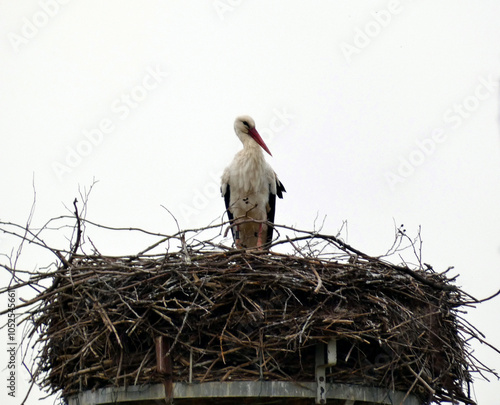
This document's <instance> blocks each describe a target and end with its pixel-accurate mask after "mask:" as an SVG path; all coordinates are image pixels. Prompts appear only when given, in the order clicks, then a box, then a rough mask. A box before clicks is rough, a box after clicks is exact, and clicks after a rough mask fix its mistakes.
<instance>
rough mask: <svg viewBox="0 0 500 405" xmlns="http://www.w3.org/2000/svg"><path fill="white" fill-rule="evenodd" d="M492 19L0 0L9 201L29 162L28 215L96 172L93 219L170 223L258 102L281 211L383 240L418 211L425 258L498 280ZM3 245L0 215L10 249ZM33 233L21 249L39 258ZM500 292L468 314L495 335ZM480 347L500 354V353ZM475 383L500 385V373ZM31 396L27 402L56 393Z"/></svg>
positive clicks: (110, 247)
mask: <svg viewBox="0 0 500 405" xmlns="http://www.w3.org/2000/svg"><path fill="white" fill-rule="evenodd" d="M224 5H225V8H223V6H224ZM217 6H218V7H217ZM499 21H500V2H498V1H497V0H489V1H488V0H485V1H482V2H477V1H465V0H461V1H458V0H441V1H439V2H436V1H429V0H420V1H410V0H400V1H397V0H392V1H375V0H372V1H364V0H363V1H361V0H358V1H355V2H354V1H351V0H349V1H347V0H345V1H335V2H334V1H325V0H317V1H315V2H304V1H297V0H279V1H270V0H252V1H239V0H221V1H203V2H202V1H192V0H191V1H189V0H184V1H173V0H165V1H152V0H148V1H140V2H139V1H131V0H120V1H118V0H107V1H105V2H104V1H97V0H86V1H78V0H72V1H68V0H65V1H63V0H57V1H56V0H40V1H31V0H24V1H22V2H20V1H17V0H2V1H0V58H1V59H0V60H1V61H2V63H1V64H0V111H1V114H0V134H1V137H2V138H1V139H2V143H1V149H0V172H1V173H2V175H1V177H0V190H2V193H3V198H2V199H1V200H0V220H2V221H11V222H17V223H24V222H25V221H26V218H27V216H28V213H29V210H30V207H31V203H32V199H33V195H32V180H33V176H34V178H35V187H36V192H37V204H36V214H35V219H34V225H41V224H43V223H44V222H45V221H46V220H48V219H49V218H51V217H55V216H59V215H63V214H67V211H66V209H65V208H64V206H63V204H65V205H66V206H71V203H72V201H73V199H74V198H75V197H76V196H77V195H78V187H79V186H80V187H82V188H83V187H89V186H90V184H91V183H92V179H93V178H95V179H96V180H98V181H99V182H98V183H97V185H96V186H95V188H94V190H93V192H92V195H91V198H90V205H89V210H88V215H87V217H88V219H91V220H94V221H96V222H100V223H104V224H107V225H114V226H126V227H128V226H139V227H142V228H145V229H149V230H151V231H158V232H162V233H173V232H175V231H176V227H175V223H174V222H173V221H172V219H171V217H170V216H169V215H168V213H167V212H166V211H165V210H164V209H163V208H162V207H161V205H164V206H166V207H167V208H168V209H169V210H170V211H171V212H172V213H173V214H174V215H175V216H176V217H177V219H178V220H179V222H180V225H181V227H182V228H192V227H198V226H204V225H207V224H208V223H209V222H211V221H212V220H214V219H216V218H218V217H220V215H221V214H222V213H223V210H224V204H223V201H222V199H221V198H220V197H219V195H218V191H217V188H218V177H219V173H220V172H221V171H222V169H223V168H224V167H225V165H226V164H228V163H229V162H230V160H231V159H232V156H233V155H234V153H235V152H236V151H237V150H238V149H239V148H240V144H239V141H238V140H237V138H236V136H235V135H234V132H233V129H232V125H233V121H234V118H235V116H236V115H238V114H249V115H251V116H252V117H253V118H254V119H255V121H256V123H257V129H258V130H260V132H261V134H262V135H263V137H264V139H265V140H266V141H267V144H268V146H269V148H270V149H271V151H272V153H273V155H274V158H270V159H269V161H270V162H271V164H272V165H273V167H274V169H275V170H276V172H277V173H278V174H279V176H280V178H281V180H282V181H283V183H284V184H285V187H286V189H287V194H286V195H285V199H284V200H282V201H281V200H280V201H278V204H279V205H278V207H277V216H276V222H277V223H281V224H286V225H293V226H297V227H299V228H302V229H312V228H313V226H314V225H313V224H314V220H315V218H316V217H317V216H318V218H319V220H321V219H322V218H323V217H325V216H326V221H325V225H324V228H323V231H324V232H325V233H336V232H337V230H338V229H339V228H340V227H341V224H342V221H344V220H347V222H348V242H349V243H350V244H352V245H354V246H356V247H357V248H359V249H360V250H363V251H366V252H367V253H369V254H373V255H378V254H382V253H384V252H385V251H386V250H387V248H388V247H389V246H390V245H391V242H392V239H393V235H394V222H396V223H397V224H405V227H406V229H407V232H408V234H409V235H413V236H415V235H416V233H417V231H418V227H419V225H421V226H422V239H423V242H424V245H423V256H424V261H425V262H426V263H431V264H432V265H433V266H434V268H435V269H437V270H440V271H441V270H444V269H446V268H447V267H448V266H455V270H454V272H455V273H454V274H457V273H458V274H460V277H459V279H458V284H459V285H461V286H462V287H463V288H464V289H465V290H466V291H467V292H469V293H470V294H472V295H473V296H476V297H486V296H489V295H491V294H492V293H494V292H496V291H497V290H498V289H499V288H500V272H499V262H500V239H499V236H498V230H499V228H500V214H499V209H498V207H499V206H500V192H499V185H500V170H499V169H500V159H499V157H500V131H499V117H500V113H499V111H500V109H499V100H500V97H499V85H498V83H499V72H500V69H499V68H500V41H499V39H500V23H499ZM127 100H128V101H127ZM99 127H101V129H102V130H103V131H105V132H106V133H104V134H102V136H101V135H99V133H97V132H96V131H95V130H96V129H98V128H99ZM92 131H94V132H92ZM88 132H92V134H93V141H94V144H91V143H89V141H88V138H87V137H86V136H85V133H88ZM422 150H426V152H423V151H422ZM91 236H92V235H91ZM95 243H96V245H97V246H98V247H99V249H100V250H101V252H103V253H122V254H130V253H135V252H137V251H138V250H140V249H142V248H143V247H144V243H141V241H140V240H139V241H138V240H126V241H120V242H119V243H118V242H117V241H116V240H115V241H114V240H110V238H109V237H105V236H100V234H99V233H96V235H95ZM10 246H11V240H10V239H9V238H7V237H5V236H2V235H0V251H1V252H7V251H9V249H10ZM30 252H31V251H30V250H29V248H28V249H27V250H26V251H25V253H26V255H27V256H25V257H24V261H23V265H24V266H26V268H34V267H35V266H36V265H39V266H43V265H45V264H47V262H46V261H45V260H46V258H45V256H44V255H43V254H41V253H40V252H38V251H36V250H34V251H33V253H30ZM37 252H38V253H37ZM7 281H8V278H7V277H6V276H5V275H2V283H5V282H7ZM499 304H500V301H499V299H496V300H492V301H490V302H487V303H485V304H483V305H481V306H480V308H478V309H475V310H470V311H469V314H468V315H467V319H468V320H469V321H470V322H472V323H473V324H474V325H475V326H476V327H478V328H479V329H480V330H481V331H482V332H484V333H485V335H486V337H487V340H488V341H490V342H491V343H493V344H496V345H497V346H500V326H499V325H500V322H498V313H499V310H500V305H499ZM5 305H6V303H4V302H2V303H1V304H0V306H1V307H5ZM6 338H7V337H6V332H5V330H3V329H2V330H0V347H4V346H5V344H3V343H2V342H4V343H5V341H6ZM474 348H475V350H476V352H475V354H476V355H477V356H478V357H479V358H480V359H482V360H483V361H484V362H486V363H487V364H488V365H489V366H491V367H493V368H496V369H497V370H500V356H499V355H497V354H495V353H494V352H492V351H491V350H487V349H486V348H484V347H482V346H481V345H475V346H474ZM4 352H5V351H4V350H1V351H0V356H5V353H4ZM0 361H2V363H1V364H0V377H1V380H0V386H1V387H2V390H3V389H4V386H5V384H4V380H6V378H7V372H6V370H5V369H4V364H5V363H6V360H5V359H4V357H0ZM25 377H26V378H27V375H26V376H25ZM26 387H27V385H26V383H24V382H23V381H18V396H24V394H25V392H26V391H25V390H26ZM474 390H475V394H476V397H477V399H478V401H479V403H480V404H481V405H495V404H498V392H500V383H499V382H491V383H487V382H482V381H478V382H477V383H476V384H475V386H474ZM1 392H3V391H1ZM39 396H40V394H39V393H38V392H35V393H34V394H33V395H32V396H31V399H30V401H29V402H28V403H29V404H35V403H36V404H38V403H47V404H49V403H52V399H46V400H45V401H43V402H38V397H39ZM2 398H4V395H3V394H2ZM18 401H19V398H16V401H10V400H7V401H6V405H10V404H18Z"/></svg>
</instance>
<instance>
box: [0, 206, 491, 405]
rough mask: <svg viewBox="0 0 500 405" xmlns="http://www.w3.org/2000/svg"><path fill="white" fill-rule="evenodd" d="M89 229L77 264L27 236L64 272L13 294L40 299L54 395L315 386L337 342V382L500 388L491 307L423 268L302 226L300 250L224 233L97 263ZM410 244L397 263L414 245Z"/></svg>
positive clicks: (36, 321)
mask: <svg viewBox="0 0 500 405" xmlns="http://www.w3.org/2000/svg"><path fill="white" fill-rule="evenodd" d="M75 208H76V207H75ZM76 216H77V219H78V222H77V228H75V234H74V238H75V239H76V240H75V242H74V243H72V247H71V249H70V251H67V252H65V251H63V250H58V249H54V248H50V247H48V246H47V244H46V243H45V242H44V241H43V240H42V239H41V238H40V236H39V232H36V233H35V232H33V231H31V230H28V229H26V230H25V232H24V234H21V235H20V236H19V237H21V238H22V240H23V241H24V240H28V241H30V243H34V244H37V245H39V246H41V247H43V248H44V249H49V250H50V251H51V252H52V253H53V254H55V255H56V256H57V257H58V259H59V261H60V262H61V264H60V265H59V266H58V268H56V269H55V270H54V271H52V272H50V271H42V270H38V271H35V272H26V273H27V274H29V275H30V278H29V280H25V281H23V280H22V279H20V278H19V276H16V282H15V283H14V284H13V285H12V286H9V287H7V288H4V289H1V290H0V293H5V292H7V291H10V290H12V289H19V288H22V287H23V286H31V287H33V288H36V290H37V291H38V294H37V295H36V297H34V298H32V299H30V300H23V303H22V304H20V305H18V307H17V310H18V311H19V310H21V309H22V310H23V311H25V313H26V314H27V315H26V316H25V318H24V319H23V320H22V321H21V322H27V323H28V328H27V332H26V334H25V336H24V337H23V339H24V340H28V341H31V343H30V344H32V343H33V342H32V340H33V339H34V340H35V342H34V345H33V346H34V347H36V348H37V350H38V352H37V354H36V355H35V356H34V360H33V364H32V366H31V370H32V374H33V382H35V381H37V382H38V384H39V385H40V386H41V387H44V388H45V389H46V390H47V391H48V392H49V393H59V394H61V395H62V397H63V398H68V397H70V396H72V395H75V394H77V393H79V392H81V391H84V390H88V389H95V388H99V387H107V386H124V385H142V384H152V383H165V381H174V382H199V383H201V382H208V381H230V380H281V381H299V382H300V381H314V379H315V349H316V346H317V345H318V344H324V343H327V342H329V341H330V340H331V339H335V340H336V341H337V350H338V363H337V365H336V366H333V367H331V368H329V369H327V379H328V381H329V382H335V383H350V384H362V385H366V386H376V387H383V388H387V389H391V390H399V391H403V392H406V393H408V394H410V393H411V394H413V395H416V396H418V397H419V398H421V399H422V401H423V403H430V402H436V403H443V402H448V401H455V402H457V401H460V402H463V403H466V404H473V403H474V402H473V401H472V400H471V399H470V389H469V384H470V382H471V381H472V379H471V373H479V374H481V375H484V374H483V373H491V374H493V375H495V376H497V374H496V373H495V372H494V371H493V370H491V369H489V368H488V367H487V366H485V365H484V364H483V363H481V362H480V361H479V360H477V359H476V358H475V357H474V356H473V354H472V351H471V349H470V346H469V344H468V341H469V340H471V339H476V340H479V341H480V342H482V343H485V344H488V343H487V342H486V341H485V340H484V339H483V337H482V335H481V334H480V332H478V331H477V330H476V329H475V328H474V327H473V326H472V325H470V324H468V323H467V321H466V320H465V319H464V318H462V317H461V313H463V312H465V311H464V310H463V309H464V307H467V306H471V304H475V303H479V302H480V301H478V300H475V299H473V298H472V297H471V296H469V295H468V294H466V293H465V292H463V291H462V290H461V289H459V288H458V287H457V286H455V285H454V283H453V282H454V279H455V278H448V277H447V275H446V274H447V271H448V270H447V271H444V272H442V273H437V272H435V271H434V270H433V269H432V267H430V266H429V265H425V267H427V268H426V269H424V265H423V264H422V262H421V260H420V258H419V257H417V259H418V262H419V264H418V265H415V266H410V265H406V264H402V265H395V264H392V263H390V262H389V261H387V260H384V259H380V258H374V257H371V256H369V255H366V254H364V253H363V252H361V251H359V250H357V249H355V248H353V247H351V246H349V245H347V244H345V243H344V242H342V241H341V240H340V239H339V238H337V237H335V236H328V235H322V234H319V233H318V232H308V231H299V230H297V229H293V228H288V227H280V229H281V230H283V229H285V230H291V231H293V237H292V239H290V238H289V237H286V239H284V238H282V239H279V240H278V241H275V242H274V243H273V245H272V246H271V249H272V251H243V250H234V249H231V248H229V247H227V246H225V245H224V244H223V243H222V242H223V241H224V240H225V239H224V237H223V236H222V235H221V232H219V235H218V236H216V237H213V238H212V239H208V240H207V239H205V240H204V242H201V241H200V240H203V239H199V234H200V231H201V232H204V231H207V230H213V229H214V227H208V228H204V229H201V230H192V231H182V232H181V231H180V232H179V233H178V234H176V235H174V236H168V235H160V234H154V235H155V236H162V239H161V240H159V241H157V242H155V243H154V244H153V245H152V246H150V247H148V248H147V249H145V250H143V251H142V252H141V253H139V254H136V255H134V256H120V257H112V256H106V255H102V254H99V253H98V252H97V249H96V248H95V246H94V245H93V243H91V244H92V246H93V253H92V254H77V250H78V248H79V247H80V248H81V241H82V240H83V239H84V238H83V237H82V227H81V225H82V224H83V223H85V224H86V225H89V224H91V225H97V224H92V223H91V222H89V221H86V220H81V219H80V218H79V217H78V211H77V210H76ZM7 225H12V224H8V223H3V226H4V227H6V226H7ZM223 225H224V224H223ZM12 226H14V227H15V229H17V228H19V229H22V227H20V226H18V225H12ZM97 226H99V225H97ZM219 227H220V226H219ZM5 229H7V228H5ZM108 229H110V228H108ZM220 229H221V228H220ZM276 229H278V226H276ZM126 230H127V231H130V230H131V229H130V228H128V229H126ZM139 231H141V232H145V231H142V230H139ZM4 232H5V230H4ZM188 232H194V236H192V237H189V238H188V237H187V233H188ZM226 232H227V229H226ZM9 233H11V234H12V235H19V234H18V233H16V232H15V231H9ZM145 233H147V234H148V235H153V234H151V233H149V232H145ZM26 235H29V236H30V237H29V238H28V237H27V236H26ZM397 235H399V236H398V237H397V238H396V241H397V240H398V239H399V242H397V243H395V245H394V246H396V248H394V246H393V248H394V249H393V248H391V249H392V251H393V252H398V250H397V248H398V246H400V243H401V240H402V238H407V237H406V235H404V233H402V232H399V233H398V234H397ZM221 237H222V242H221ZM172 243H176V244H179V247H178V248H176V249H173V250H174V251H172V249H171V248H170V246H171V244H172ZM278 247H279V248H280V249H281V248H283V249H284V250H285V251H289V252H290V251H291V252H294V253H293V254H290V253H288V254H285V253H277V252H275V250H276V248H278ZM409 247H410V248H413V251H414V252H416V251H417V250H418V249H416V246H415V245H414V244H413V243H411V244H410V246H409ZM158 250H159V251H163V252H162V253H157V254H153V253H152V252H153V251H158ZM417 256H418V255H417ZM2 266H3V267H4V268H5V269H7V270H9V271H10V272H11V273H12V274H13V275H14V274H17V275H18V274H19V270H15V269H14V268H11V267H9V266H7V265H2ZM48 280H51V285H50V286H49V287H46V286H45V287H44V286H43V281H48ZM490 298H491V297H490ZM4 313H5V312H4ZM158 343H159V345H158ZM488 345H489V344H488ZM156 346H160V348H161V349H162V350H163V351H164V352H166V356H165V357H164V358H163V359H161V358H160V359H158V355H157V347H156ZM489 346H490V347H492V348H493V349H494V350H497V349H495V348H494V347H493V346H491V345H489ZM497 351H498V350H497Z"/></svg>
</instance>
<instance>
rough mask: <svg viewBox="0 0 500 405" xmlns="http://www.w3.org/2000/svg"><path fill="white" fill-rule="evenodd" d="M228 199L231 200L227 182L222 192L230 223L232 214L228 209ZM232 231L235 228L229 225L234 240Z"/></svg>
mask: <svg viewBox="0 0 500 405" xmlns="http://www.w3.org/2000/svg"><path fill="white" fill-rule="evenodd" d="M230 201H231V189H230V188H229V184H228V185H226V192H225V194H224V203H225V204H226V212H227V217H228V218H229V222H230V223H232V222H233V219H234V217H233V214H232V213H231V211H229V204H230ZM234 232H235V230H234V229H233V228H232V227H231V233H232V234H233V239H234V240H235V241H236V239H235V234H234Z"/></svg>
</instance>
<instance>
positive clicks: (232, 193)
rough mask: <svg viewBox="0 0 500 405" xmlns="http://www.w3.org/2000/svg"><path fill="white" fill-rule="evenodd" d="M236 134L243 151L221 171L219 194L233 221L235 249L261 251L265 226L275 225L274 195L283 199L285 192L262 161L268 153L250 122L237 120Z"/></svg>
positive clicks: (267, 231) (267, 235) (267, 233)
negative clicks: (273, 223)
mask: <svg viewBox="0 0 500 405" xmlns="http://www.w3.org/2000/svg"><path fill="white" fill-rule="evenodd" d="M242 123H243V124H242ZM245 123H247V125H245ZM240 124H241V125H240ZM247 129H248V131H247ZM235 132H236V134H237V135H238V137H239V138H240V140H241V142H242V143H243V150H241V151H239V152H238V153H237V154H236V155H235V157H234V159H233V161H232V162H231V164H230V165H229V166H228V167H227V168H226V169H225V170H224V173H223V174H222V179H221V180H222V182H221V183H222V184H221V192H222V195H223V196H224V198H225V200H226V208H227V210H228V215H229V218H230V220H232V221H233V235H234V239H235V242H236V247H237V248H253V247H258V248H261V247H262V246H263V244H264V243H270V242H271V240H270V237H271V236H272V228H271V229H270V228H269V226H268V225H267V223H266V222H267V221H269V222H273V221H274V208H275V200H276V195H278V197H279V198H282V192H283V191H285V189H284V187H283V185H282V184H281V182H280V181H279V180H278V177H277V176H276V173H275V172H274V170H273V169H272V168H271V166H270V165H269V163H267V162H266V160H265V158H264V154H263V151H262V148H264V147H265V150H266V151H267V152H269V150H268V149H267V146H265V144H264V143H263V141H262V139H261V138H260V136H259V135H258V133H257V136H258V139H257V140H256V139H255V133H256V130H255V124H254V123H253V120H252V119H251V118H250V117H247V116H243V117H238V118H237V119H236V121H235ZM249 132H250V134H252V135H250V134H249ZM258 142H259V143H258ZM262 145H264V146H262ZM261 146H262V147H261ZM269 153H270V152H269Z"/></svg>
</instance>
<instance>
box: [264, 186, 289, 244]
mask: <svg viewBox="0 0 500 405" xmlns="http://www.w3.org/2000/svg"><path fill="white" fill-rule="evenodd" d="M270 189H271V187H269V207H270V208H271V209H270V210H269V212H268V213H267V220H268V221H269V222H270V223H272V224H274V214H275V213H276V196H278V198H283V193H286V190H285V187H284V186H283V184H282V183H281V181H279V180H278V179H276V194H273V193H271V190H270ZM272 241H273V227H272V226H269V228H268V230H267V238H266V245H268V246H269V245H270V244H271V242H272Z"/></svg>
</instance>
